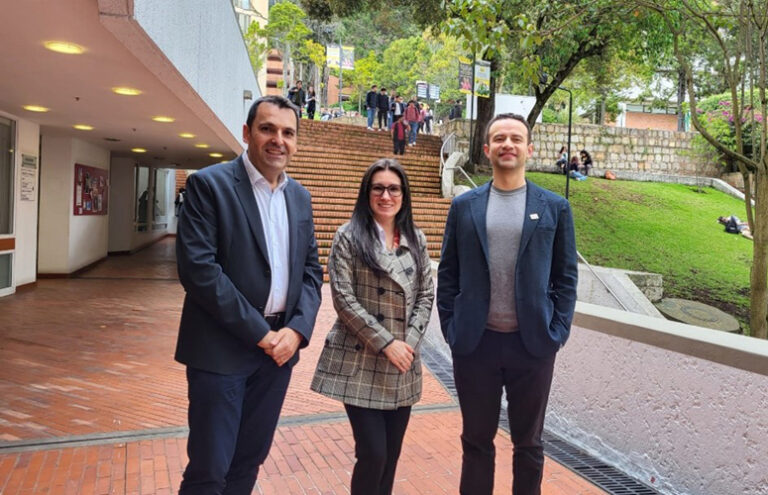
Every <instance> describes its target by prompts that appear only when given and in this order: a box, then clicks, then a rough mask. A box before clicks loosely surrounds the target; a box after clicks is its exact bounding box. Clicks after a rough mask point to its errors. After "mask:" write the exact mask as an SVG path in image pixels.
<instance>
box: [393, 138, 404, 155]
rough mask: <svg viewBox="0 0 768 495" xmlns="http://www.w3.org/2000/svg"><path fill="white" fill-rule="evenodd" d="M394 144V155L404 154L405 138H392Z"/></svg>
mask: <svg viewBox="0 0 768 495" xmlns="http://www.w3.org/2000/svg"><path fill="white" fill-rule="evenodd" d="M393 142H394V145H395V151H394V153H395V154H396V155H404V154H405V139H395V140H393Z"/></svg>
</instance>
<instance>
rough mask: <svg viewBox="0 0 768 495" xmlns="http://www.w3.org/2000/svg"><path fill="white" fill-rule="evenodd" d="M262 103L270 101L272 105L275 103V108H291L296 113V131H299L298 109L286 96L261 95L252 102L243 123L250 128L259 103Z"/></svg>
mask: <svg viewBox="0 0 768 495" xmlns="http://www.w3.org/2000/svg"><path fill="white" fill-rule="evenodd" d="M262 103H271V104H272V105H275V106H276V107H277V108H289V109H291V110H293V113H294V114H295V115H296V133H297V134H298V132H299V109H298V107H297V106H296V105H294V104H293V103H292V102H291V100H289V99H288V98H285V97H284V96H279V95H268V96H262V97H261V98H258V99H257V100H256V101H254V102H253V105H251V108H250V110H248V119H247V120H246V121H245V125H247V126H248V129H250V128H251V124H253V119H255V118H256V112H257V111H258V110H259V105H261V104H262Z"/></svg>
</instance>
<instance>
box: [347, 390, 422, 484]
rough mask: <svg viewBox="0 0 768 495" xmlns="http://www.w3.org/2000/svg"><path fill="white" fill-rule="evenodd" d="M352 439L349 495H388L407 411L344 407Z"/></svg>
mask: <svg viewBox="0 0 768 495" xmlns="http://www.w3.org/2000/svg"><path fill="white" fill-rule="evenodd" d="M344 408H345V409H346V410H347V416H348V417H349V423H350V424H351V425H352V434H353V436H354V437H355V457H356V458H357V462H356V463H355V469H354V470H353V471H352V486H351V495H390V494H391V493H392V485H393V484H394V482H395V469H396V468H397V459H398V458H399V457H400V448H401V447H402V445H403V437H404V436H405V429H406V428H407V427H408V420H409V419H410V417H411V408H410V406H408V407H400V408H398V409H394V410H387V411H384V410H379V409H368V408H365V407H357V406H350V405H348V404H345V405H344Z"/></svg>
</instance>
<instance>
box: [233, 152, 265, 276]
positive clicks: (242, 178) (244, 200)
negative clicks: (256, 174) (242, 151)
mask: <svg viewBox="0 0 768 495" xmlns="http://www.w3.org/2000/svg"><path fill="white" fill-rule="evenodd" d="M233 166H234V179H235V193H236V194H237V197H238V199H239V200H240V204H241V205H242V206H243V211H244V212H245V217H246V218H247V219H248V225H250V227H251V233H252V234H253V237H254V238H255V239H256V245H258V246H259V250H261V253H262V255H264V259H265V260H267V263H269V251H268V250H267V243H266V241H265V240H264V226H263V225H262V223H261V215H260V214H259V207H258V205H257V204H256V198H254V197H253V187H252V186H251V181H250V180H249V179H248V173H247V172H246V171H245V163H243V160H242V158H239V157H238V158H237V160H235V161H234V162H233Z"/></svg>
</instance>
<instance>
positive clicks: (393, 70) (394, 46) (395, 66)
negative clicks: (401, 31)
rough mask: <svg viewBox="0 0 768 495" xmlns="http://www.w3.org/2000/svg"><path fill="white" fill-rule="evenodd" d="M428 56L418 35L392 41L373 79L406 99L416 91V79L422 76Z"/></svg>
mask: <svg viewBox="0 0 768 495" xmlns="http://www.w3.org/2000/svg"><path fill="white" fill-rule="evenodd" d="M430 57H431V52H430V50H429V47H428V46H427V44H426V43H425V42H424V40H423V39H422V38H421V37H419V36H411V37H410V38H406V39H402V40H396V41H393V42H392V43H390V45H389V46H388V47H387V49H386V50H384V53H383V55H382V57H381V63H380V64H379V66H378V68H377V69H376V72H375V80H376V81H377V82H378V84H379V86H384V87H386V88H387V89H389V90H390V91H394V92H396V93H398V94H401V95H403V96H404V98H405V99H406V100H408V99H409V98H410V97H411V96H412V95H414V94H415V92H416V81H418V80H419V79H422V78H423V77H424V74H425V73H426V70H427V65H428V64H429V60H430Z"/></svg>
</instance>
